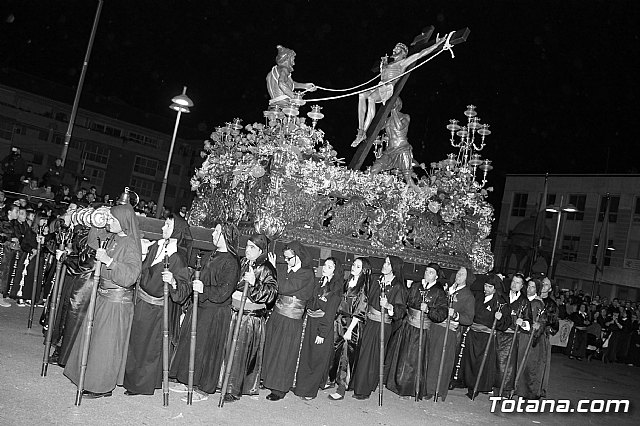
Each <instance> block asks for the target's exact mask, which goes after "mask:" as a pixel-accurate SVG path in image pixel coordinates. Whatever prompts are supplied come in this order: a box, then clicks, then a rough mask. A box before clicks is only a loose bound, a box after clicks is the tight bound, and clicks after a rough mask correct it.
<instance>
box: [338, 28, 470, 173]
mask: <svg viewBox="0 0 640 426" xmlns="http://www.w3.org/2000/svg"><path fill="white" fill-rule="evenodd" d="M433 31H434V27H433V26H429V27H427V28H425V29H424V30H423V31H422V33H421V34H420V35H418V36H416V37H415V38H414V39H413V42H412V43H411V47H410V48H409V53H408V54H407V56H411V55H413V54H414V53H418V52H420V51H422V50H424V49H427V48H429V47H431V46H433V45H434V44H435V43H436V41H435V40H431V41H429V38H430V37H431V34H433ZM469 33H470V30H469V28H463V29H461V30H458V31H456V32H455V33H454V34H453V35H452V36H451V40H449V43H450V44H451V45H456V44H460V43H463V42H465V41H466V40H467V37H468V36H469ZM442 47H444V45H443V46H442ZM442 47H441V48H440V50H441V49H442ZM437 52H439V50H435V51H434V52H433V53H437ZM415 66H416V63H415V62H414V63H412V64H410V65H409V66H408V67H407V69H406V71H410V70H412V69H413V68H414V67H415ZM406 71H405V72H406ZM410 74H411V73H410V72H409V73H407V74H405V75H404V76H402V77H400V78H399V79H398V81H397V83H396V85H395V87H394V89H393V95H391V98H389V100H387V102H386V103H385V104H384V105H381V106H380V108H378V111H377V113H376V115H375V117H374V118H373V121H371V124H370V125H369V128H368V129H367V137H366V139H365V140H364V141H362V142H361V143H360V145H359V146H358V149H357V151H356V153H355V154H354V156H353V159H352V160H351V163H350V164H349V168H351V169H353V170H359V169H360V168H361V167H362V163H364V160H365V159H366V158H367V155H369V151H371V146H372V145H373V141H374V140H375V139H376V137H377V136H378V133H380V131H381V130H382V128H383V127H384V123H385V121H386V119H387V117H388V116H389V113H390V112H391V109H392V108H393V105H394V104H395V102H396V99H397V98H398V95H399V94H400V92H401V91H402V88H403V87H404V85H405V83H406V82H407V79H408V78H409V75H410Z"/></svg>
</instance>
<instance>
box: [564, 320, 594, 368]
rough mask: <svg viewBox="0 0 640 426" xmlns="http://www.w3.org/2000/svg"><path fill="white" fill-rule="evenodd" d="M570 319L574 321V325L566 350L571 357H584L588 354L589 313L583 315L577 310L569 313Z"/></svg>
mask: <svg viewBox="0 0 640 426" xmlns="http://www.w3.org/2000/svg"><path fill="white" fill-rule="evenodd" d="M569 319H570V320H571V321H573V327H571V333H570V334H569V341H568V342H567V348H566V349H565V352H566V354H567V355H568V356H570V357H576V358H583V357H585V356H586V354H587V325H588V324H586V322H587V321H588V318H587V313H586V312H584V315H583V314H581V313H580V312H578V311H576V312H574V313H572V314H571V315H569Z"/></svg>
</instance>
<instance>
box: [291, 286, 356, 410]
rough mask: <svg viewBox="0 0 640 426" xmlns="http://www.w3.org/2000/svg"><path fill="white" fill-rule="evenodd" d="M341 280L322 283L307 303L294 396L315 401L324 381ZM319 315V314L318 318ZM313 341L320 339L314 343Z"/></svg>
mask: <svg viewBox="0 0 640 426" xmlns="http://www.w3.org/2000/svg"><path fill="white" fill-rule="evenodd" d="M343 280H344V277H334V278H333V279H332V280H331V281H330V282H326V283H324V285H322V281H321V282H319V283H318V285H316V287H315V288H314V294H313V295H312V297H311V299H310V300H309V301H308V302H307V319H306V321H307V325H306V328H305V333H304V339H303V341H302V347H301V350H300V361H299V363H298V371H297V374H296V387H295V389H294V393H295V394H296V395H297V396H302V397H307V398H315V397H316V396H317V395H318V389H319V388H320V387H321V386H323V385H324V384H325V383H326V381H327V377H326V374H327V371H328V368H329V362H330V361H331V354H332V351H333V323H334V320H335V317H336V311H337V310H338V305H339V304H340V300H341V299H342V283H343ZM320 313H322V315H321V316H318V315H320ZM316 337H321V338H322V339H323V341H322V343H320V344H317V343H316V342H315V340H316Z"/></svg>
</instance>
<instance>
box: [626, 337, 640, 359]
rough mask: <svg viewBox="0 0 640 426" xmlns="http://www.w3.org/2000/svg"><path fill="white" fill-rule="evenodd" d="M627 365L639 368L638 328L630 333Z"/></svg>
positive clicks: (639, 339)
mask: <svg viewBox="0 0 640 426" xmlns="http://www.w3.org/2000/svg"><path fill="white" fill-rule="evenodd" d="M627 363H629V364H632V365H635V366H636V367H640V330H638V328H634V330H633V331H632V332H631V342H630V344H629V358H628V359H627Z"/></svg>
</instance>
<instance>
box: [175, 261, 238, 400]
mask: <svg viewBox="0 0 640 426" xmlns="http://www.w3.org/2000/svg"><path fill="white" fill-rule="evenodd" d="M203 262H204V267H203V268H202V271H201V272H200V280H201V281H202V283H203V285H204V291H203V293H202V294H201V295H200V296H199V299H198V307H197V309H198V322H197V324H196V352H195V371H194V375H193V385H194V386H196V387H197V388H198V389H199V390H200V391H202V392H206V393H215V391H216V389H217V387H218V381H219V378H220V368H221V366H222V362H223V359H224V354H225V342H226V339H227V336H228V335H229V327H230V324H231V295H232V294H233V292H234V291H235V289H236V285H237V284H238V280H239V278H240V265H239V263H238V259H237V258H236V257H235V256H234V255H232V254H231V253H228V252H216V253H215V254H214V255H212V256H210V257H209V259H208V261H207V260H203ZM192 315H193V305H192V306H191V307H190V308H189V310H188V311H187V314H186V315H185V317H184V320H183V321H182V329H187V330H189V329H190V327H191V321H192V320H191V318H192ZM190 346H191V335H190V333H185V332H184V331H183V332H181V333H180V340H179V342H178V349H177V351H176V355H175V358H174V360H173V363H172V365H171V370H170V372H169V376H170V377H172V378H175V379H176V380H177V381H179V382H181V383H183V384H187V383H188V380H189V348H190Z"/></svg>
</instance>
